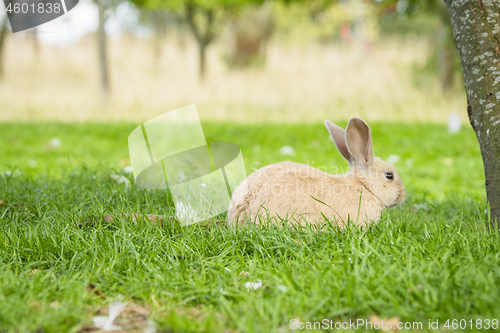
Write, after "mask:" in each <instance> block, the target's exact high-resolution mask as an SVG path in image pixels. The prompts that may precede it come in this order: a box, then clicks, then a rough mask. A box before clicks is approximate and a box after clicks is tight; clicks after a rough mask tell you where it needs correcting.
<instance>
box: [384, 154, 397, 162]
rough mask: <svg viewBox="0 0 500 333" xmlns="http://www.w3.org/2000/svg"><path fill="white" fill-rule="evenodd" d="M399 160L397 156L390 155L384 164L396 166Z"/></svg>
mask: <svg viewBox="0 0 500 333" xmlns="http://www.w3.org/2000/svg"><path fill="white" fill-rule="evenodd" d="M399 160H400V157H399V155H391V156H389V157H388V158H387V160H386V162H387V163H389V164H396V163H398V162H399Z"/></svg>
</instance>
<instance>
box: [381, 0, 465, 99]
mask: <svg viewBox="0 0 500 333" xmlns="http://www.w3.org/2000/svg"><path fill="white" fill-rule="evenodd" d="M376 2H377V4H378V6H379V8H380V15H384V16H395V17H397V18H398V19H406V18H409V17H411V16H414V15H417V14H418V13H420V14H419V15H422V14H423V15H436V16H437V17H439V24H438V26H437V27H436V38H435V42H434V45H435V52H436V54H435V56H432V57H430V61H432V62H433V61H435V62H436V65H435V68H436V69H437V74H438V75H439V79H440V82H441V89H442V90H443V92H446V91H448V90H449V89H451V88H452V86H453V82H454V78H455V73H456V72H457V71H458V60H456V59H457V52H456V50H455V45H454V43H453V32H452V29H451V25H450V18H449V15H448V10H447V8H446V5H445V3H444V1H443V0H377V1H376ZM434 59H435V60H434ZM455 60H456V61H455ZM455 63H457V70H456V69H455V68H456V66H455ZM431 67H434V66H431Z"/></svg>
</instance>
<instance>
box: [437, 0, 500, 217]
mask: <svg viewBox="0 0 500 333" xmlns="http://www.w3.org/2000/svg"><path fill="white" fill-rule="evenodd" d="M445 2H446V5H447V7H448V10H449V13H450V18H451V24H452V27H453V34H454V37H455V44H456V47H457V50H458V55H459V57H460V62H461V65H462V70H463V74H464V79H465V90H466V92H467V112H468V115H469V120H470V123H471V125H472V128H473V129H474V131H475V132H476V136H477V139H478V141H479V147H480V148H481V155H482V157H483V164H484V174H485V178H486V195H487V199H488V203H489V206H490V217H491V224H492V226H494V227H499V226H500V17H499V14H498V13H499V12H500V1H498V0H445Z"/></svg>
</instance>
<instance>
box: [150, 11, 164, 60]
mask: <svg viewBox="0 0 500 333" xmlns="http://www.w3.org/2000/svg"><path fill="white" fill-rule="evenodd" d="M165 16H166V15H165V13H164V12H163V11H161V10H157V11H155V12H153V17H154V25H155V26H154V27H155V38H154V54H155V64H156V67H157V69H158V68H159V67H160V66H159V63H160V59H161V55H162V50H163V42H164V40H165V36H166V34H167V20H166V17H165Z"/></svg>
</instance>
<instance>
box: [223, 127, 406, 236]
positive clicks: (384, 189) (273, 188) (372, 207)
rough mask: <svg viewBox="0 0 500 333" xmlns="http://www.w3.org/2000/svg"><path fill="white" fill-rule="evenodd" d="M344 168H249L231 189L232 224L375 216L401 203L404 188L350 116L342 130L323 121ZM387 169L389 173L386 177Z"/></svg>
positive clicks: (362, 219) (359, 220)
mask: <svg viewBox="0 0 500 333" xmlns="http://www.w3.org/2000/svg"><path fill="white" fill-rule="evenodd" d="M325 125H326V128H327V129H328V131H329V132H330V135H331V137H332V139H333V141H334V142H335V145H336V147H337V149H338V151H339V152H340V153H341V154H342V156H343V157H344V158H345V159H346V160H347V162H348V164H349V172H348V173H347V174H343V175H331V174H328V173H325V172H322V171H320V170H318V169H316V168H313V167H311V166H308V165H304V164H298V163H292V162H282V163H278V164H273V165H269V166H266V167H264V168H262V169H259V170H257V171H255V172H254V173H252V174H251V175H250V176H249V177H248V178H247V179H245V181H244V182H243V183H241V184H240V185H239V186H238V188H237V189H236V190H235V191H234V193H233V196H232V198H231V202H230V205H229V211H228V224H229V226H231V227H234V226H238V225H244V224H247V223H249V222H252V223H261V222H264V221H267V220H268V219H269V217H271V220H273V221H276V218H278V219H287V220H288V221H289V223H297V222H298V223H300V224H301V225H305V224H307V223H316V224H318V225H320V224H321V223H323V222H324V220H325V217H326V218H328V219H329V220H331V221H332V222H334V223H336V224H339V225H342V224H344V223H347V222H348V221H349V220H351V221H352V222H354V223H356V224H357V225H360V226H365V225H366V224H368V223H370V222H371V221H374V222H375V221H377V220H378V219H379V218H380V216H381V214H382V212H383V211H384V209H386V208H391V207H394V206H396V205H399V204H401V203H402V202H403V201H404V199H405V197H406V191H405V188H404V186H403V182H402V180H401V178H400V176H399V174H398V172H397V171H396V169H395V168H394V167H393V166H392V165H390V164H388V163H386V162H384V161H382V160H381V159H380V158H376V157H374V155H373V148H372V137H371V132H370V127H369V126H368V124H367V123H366V122H365V121H364V120H362V119H361V118H357V117H354V118H351V119H350V120H349V122H348V124H347V127H346V130H344V129H342V128H341V127H339V126H337V125H335V124H333V123H332V122H330V121H328V120H326V121H325ZM391 175H392V177H391Z"/></svg>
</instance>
